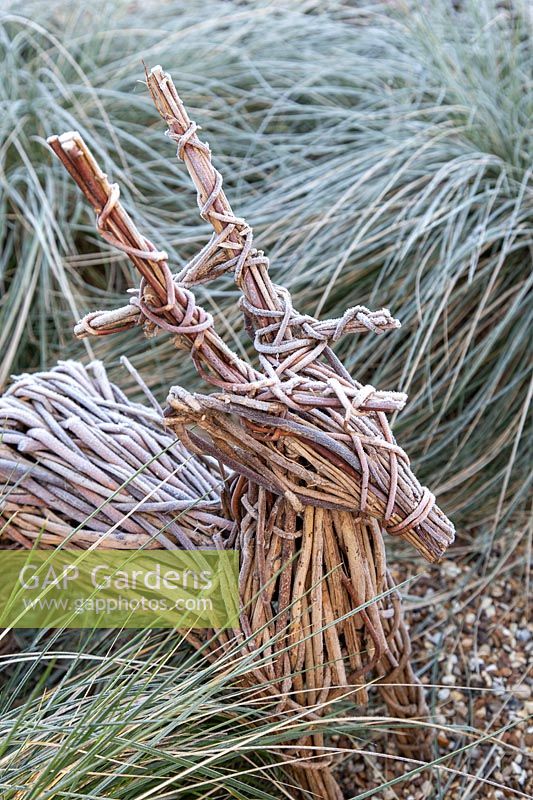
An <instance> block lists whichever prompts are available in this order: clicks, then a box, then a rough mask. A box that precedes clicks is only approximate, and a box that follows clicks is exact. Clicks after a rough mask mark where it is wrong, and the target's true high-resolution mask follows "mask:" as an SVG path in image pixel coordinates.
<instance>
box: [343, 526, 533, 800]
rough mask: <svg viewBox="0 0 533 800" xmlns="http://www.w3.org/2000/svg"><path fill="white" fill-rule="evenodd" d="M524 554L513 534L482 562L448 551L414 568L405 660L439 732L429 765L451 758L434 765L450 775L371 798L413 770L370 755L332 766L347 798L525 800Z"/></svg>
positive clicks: (530, 646) (431, 774)
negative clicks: (409, 652)
mask: <svg viewBox="0 0 533 800" xmlns="http://www.w3.org/2000/svg"><path fill="white" fill-rule="evenodd" d="M517 541H518V545H517ZM530 554H531V538H529V540H528V538H527V537H526V536H520V537H519V536H517V535H516V534H515V536H514V537H513V536H509V537H506V538H503V539H501V540H499V541H498V542H497V544H496V545H494V546H493V547H492V548H491V555H490V558H483V557H482V556H481V557H480V556H479V554H472V552H471V550H469V548H468V546H466V545H465V546H463V547H461V546H457V547H456V548H454V550H453V552H452V553H451V555H450V557H449V558H448V559H447V560H445V561H444V562H443V563H442V564H440V565H438V566H434V567H421V570H422V569H423V570H424V572H423V574H422V575H421V576H420V577H419V578H418V579H417V580H415V581H414V582H413V583H412V584H410V585H409V587H408V592H409V596H408V597H407V598H406V607H407V609H408V620H409V623H410V626H411V635H412V640H413V658H414V661H415V663H416V666H417V669H418V670H419V671H420V672H421V677H422V680H423V682H424V683H426V684H428V690H427V691H428V699H429V700H430V705H431V708H432V713H433V714H434V719H435V722H436V723H437V725H438V726H439V729H438V736H437V742H436V744H435V757H442V756H446V755H447V754H448V755H449V754H454V755H449V758H447V759H446V760H445V761H444V762H443V765H442V766H443V767H447V768H448V770H450V771H448V770H445V769H443V768H439V769H437V768H434V769H433V770H425V771H424V772H423V773H422V774H420V775H418V776H416V777H414V778H413V777H411V778H406V779H404V780H401V782H399V783H396V784H395V785H394V786H392V787H390V788H388V789H381V790H380V789H379V788H378V787H379V786H380V785H382V784H383V782H384V781H385V780H386V781H390V780H392V779H395V778H399V777H401V776H402V775H404V774H405V773H406V772H408V771H409V770H411V769H413V767H414V766H415V765H414V764H413V763H412V762H400V761H399V760H398V759H384V758H382V757H381V758H380V757H379V756H378V755H377V754H376V755H372V756H368V757H366V758H365V759H361V757H359V758H357V759H350V760H348V761H347V762H345V763H344V764H343V765H342V766H341V768H340V774H341V783H342V785H343V789H344V791H345V795H346V797H349V798H353V797H357V796H358V795H360V794H362V793H364V792H366V791H369V790H371V789H372V787H375V790H374V793H373V794H372V795H371V797H372V800H400V799H401V800H437V799H438V800H455V799H456V798H460V800H473V799H474V798H475V800H503V799H504V798H505V800H506V799H507V798H520V797H522V798H530V797H532V796H533V765H532V762H531V758H529V761H528V753H529V756H530V755H531V753H532V752H533V692H532V686H533V681H532V670H531V667H532V665H533V658H532V652H533V624H532V622H531V614H530V613H529V609H528V600H529V597H528V582H529V568H530V564H531V560H530ZM394 572H395V578H396V580H398V581H402V580H405V579H406V578H408V577H410V576H411V575H412V574H414V567H413V565H412V564H409V565H408V564H407V563H406V564H405V565H404V564H401V563H400V566H399V568H398V569H396V570H394ZM482 738H484V741H480V740H481V739H482ZM472 743H474V746H473V747H470V748H469V749H468V750H466V751H463V752H461V753H458V752H457V751H458V750H459V749H460V748H464V747H465V745H468V744H472ZM374 749H375V750H376V752H377V753H379V752H386V753H389V754H390V753H393V752H394V745H393V744H392V742H391V741H388V742H385V741H383V740H382V741H378V742H376V745H375V748H374Z"/></svg>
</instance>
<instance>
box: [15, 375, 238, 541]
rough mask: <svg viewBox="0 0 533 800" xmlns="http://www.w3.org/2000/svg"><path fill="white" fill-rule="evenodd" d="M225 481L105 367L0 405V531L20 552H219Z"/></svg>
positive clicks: (32, 379) (28, 382) (31, 383)
mask: <svg viewBox="0 0 533 800" xmlns="http://www.w3.org/2000/svg"><path fill="white" fill-rule="evenodd" d="M221 480H222V476H220V475H218V477H217V475H216V468H215V469H213V467H212V465H210V464H209V463H208V462H207V461H206V460H205V459H202V458H198V457H197V456H193V455H192V454H191V453H190V452H188V451H187V450H186V449H185V448H184V447H183V445H181V444H180V443H179V442H177V441H176V440H175V438H174V437H173V436H172V435H170V434H168V433H166V432H165V431H164V430H162V427H161V423H160V415H159V414H158V413H157V411H155V410H152V409H149V408H145V407H144V406H142V405H140V404H138V403H132V402H131V401H130V400H129V399H128V398H127V396H126V395H125V394H124V393H123V392H122V391H121V390H120V389H119V388H118V387H117V386H115V385H114V384H113V383H111V381H110V380H109V378H108V377H107V375H106V372H105V370H104V368H103V366H102V364H100V363H99V362H93V363H92V364H90V365H89V367H87V368H85V367H83V366H82V365H81V364H78V363H76V362H73V361H67V362H61V363H60V364H59V365H58V366H57V367H56V368H54V369H52V370H50V371H49V372H41V373H37V374H34V375H22V376H21V377H19V378H17V379H16V380H15V382H14V383H13V384H12V385H11V387H10V388H9V389H8V391H7V392H6V393H5V394H4V395H3V396H2V397H0V530H1V531H2V536H3V537H5V538H7V539H10V540H11V541H13V542H16V543H17V544H18V545H22V546H24V547H31V546H32V545H33V544H34V542H35V540H37V539H38V540H39V546H44V547H54V546H57V545H60V544H64V543H65V542H68V546H69V547H73V548H76V547H81V548H86V547H89V546H91V545H94V544H95V543H96V544H98V546H99V547H106V548H113V549H138V548H141V547H143V548H157V547H164V548H167V549H175V548H177V547H179V548H181V549H193V548H197V547H213V546H215V544H214V542H215V543H216V542H217V537H220V536H221V535H223V534H226V533H228V532H229V531H230V530H231V528H232V525H231V523H230V522H229V521H228V520H227V519H225V518H224V517H223V515H222V512H221V509H220V488H219V487H220V483H221ZM95 512H96V513H95Z"/></svg>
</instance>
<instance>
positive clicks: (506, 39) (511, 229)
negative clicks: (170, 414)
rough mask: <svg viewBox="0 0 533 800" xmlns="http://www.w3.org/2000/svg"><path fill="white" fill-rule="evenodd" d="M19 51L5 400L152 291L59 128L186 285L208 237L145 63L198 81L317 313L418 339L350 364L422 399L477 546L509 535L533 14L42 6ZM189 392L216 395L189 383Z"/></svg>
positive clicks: (131, 343) (5, 278)
mask: <svg viewBox="0 0 533 800" xmlns="http://www.w3.org/2000/svg"><path fill="white" fill-rule="evenodd" d="M80 19H83V24H81V23H80ZM0 27H1V32H2V36H1V38H0V56H1V58H0V61H1V62H2V65H3V66H2V68H3V70H4V80H2V81H0V101H1V102H2V108H3V111H4V113H3V114H2V118H1V122H0V138H1V139H2V141H3V142H4V146H3V149H2V164H1V166H2V169H1V171H0V183H1V195H2V202H3V208H4V209H5V213H4V215H3V220H4V227H3V228H2V233H1V235H2V258H1V262H0V281H1V289H2V297H3V300H2V303H1V304H0V353H1V358H0V361H1V362H2V369H1V372H0V382H1V383H2V384H5V382H6V381H7V379H8V376H9V374H10V372H12V371H13V370H14V371H19V372H20V371H22V370H26V369H29V368H32V369H35V368H40V369H44V368H45V367H46V365H47V364H49V363H52V362H53V361H55V360H56V359H57V358H58V357H59V358H65V357H73V356H74V357H79V356H80V354H81V353H83V354H84V355H85V351H84V350H80V348H79V346H78V348H76V347H75V346H73V344H72V342H71V341H70V336H69V334H68V331H69V330H70V325H71V321H72V319H77V318H78V317H79V315H80V313H81V310H82V309H83V308H87V307H91V306H92V307H99V308H112V307H113V306H114V305H115V304H116V303H117V300H119V298H120V296H121V295H122V292H123V290H124V289H125V288H126V287H127V286H129V285H131V280H132V276H131V274H130V272H129V269H128V266H127V265H126V264H125V261H124V259H123V258H122V257H121V256H120V254H117V253H116V252H112V251H110V250H107V249H105V250H104V254H102V252H101V251H99V250H98V249H97V245H95V240H94V236H93V234H92V231H91V226H90V225H89V224H88V220H87V217H86V215H85V212H84V210H83V207H82V205H81V204H80V202H79V199H78V198H77V197H76V196H75V195H74V194H73V193H72V192H71V190H70V187H69V186H68V184H67V183H66V182H65V181H64V180H63V178H62V177H61V175H60V174H59V173H58V172H57V170H55V169H54V167H53V166H52V165H51V164H50V162H47V161H46V160H45V159H43V158H42V147H43V144H44V139H45V138H46V136H48V135H49V134H50V133H51V132H52V131H53V130H56V129H57V127H58V126H59V127H62V128H63V129H68V128H72V127H74V122H73V120H74V119H76V126H77V127H78V128H79V129H80V130H81V133H82V134H83V136H84V138H85V140H86V141H87V142H88V144H89V145H90V147H91V148H92V149H93V150H94V152H95V153H96V154H97V155H98V158H99V159H103V160H104V164H107V165H109V164H110V163H111V161H112V162H113V168H114V174H115V176H116V178H117V179H118V180H119V181H120V183H121V186H122V189H123V192H124V193H125V196H126V198H127V199H135V204H136V207H137V209H138V211H137V213H138V215H139V219H140V220H141V221H142V222H143V227H144V225H145V224H147V225H149V226H150V228H151V229H153V230H155V231H156V232H157V240H158V242H160V244H161V246H162V247H164V248H165V249H166V250H167V252H169V253H170V255H171V257H172V260H173V262H174V263H176V264H180V263H181V259H182V258H183V259H185V260H187V259H188V258H189V257H191V256H192V254H193V253H194V252H195V250H196V248H197V245H198V243H199V242H200V241H201V240H202V239H203V237H204V235H205V229H204V227H203V226H201V225H199V224H198V223H197V221H196V220H195V219H194V218H193V215H191V213H190V204H189V195H188V193H187V192H186V191H185V187H186V181H185V180H184V177H183V175H181V174H180V172H179V170H178V169H175V168H172V167H170V168H169V166H168V164H167V163H166V159H165V156H164V151H163V149H162V148H161V146H160V145H159V144H158V139H157V130H156V128H155V127H154V126H153V124H152V121H153V120H152V115H151V109H150V104H149V102H148V101H147V99H146V96H145V95H143V93H142V91H140V90H139V89H138V88H137V87H136V86H135V82H134V81H132V78H131V75H132V74H133V73H134V72H135V71H136V70H137V69H138V64H139V56H142V57H144V59H145V60H147V61H148V60H150V59H152V60H154V58H155V57H157V58H158V59H162V60H163V59H164V61H165V63H169V64H171V65H172V68H173V69H174V70H177V71H179V72H180V74H181V75H183V80H184V84H186V86H187V91H188V97H189V99H190V104H191V107H193V108H195V109H198V108H202V109H205V112H204V113H205V118H206V120H207V119H208V121H209V130H210V140H211V143H212V144H213V145H214V146H216V152H217V154H218V157H219V159H220V161H221V163H222V164H224V166H225V168H226V176H227V179H228V180H229V184H230V186H231V189H232V197H234V198H235V201H236V202H238V206H239V208H240V209H242V210H243V212H245V213H246V215H247V217H248V218H250V219H253V220H254V227H255V230H256V232H257V234H258V235H260V238H261V243H262V246H263V247H265V249H268V252H269V253H270V255H271V256H273V257H274V258H273V261H274V270H276V271H277V270H279V274H280V275H281V274H282V275H283V282H284V284H285V285H286V286H287V287H288V288H289V289H290V290H291V292H292V295H293V297H294V299H295V301H296V302H297V305H299V306H302V307H305V308H307V309H311V310H313V313H315V314H317V315H319V314H320V313H322V312H324V313H326V314H327V315H328V316H330V317H333V318H335V317H338V316H340V315H341V314H342V312H343V311H344V309H345V308H346V305H347V304H348V305H349V304H352V303H355V302H364V303H365V304H366V305H368V306H372V305H373V304H374V303H375V302H376V300H378V299H379V302H382V303H386V304H388V305H390V306H391V307H394V309H395V312H396V313H397V314H398V316H399V317H400V318H401V319H402V323H403V328H402V331H400V332H399V333H398V334H397V335H396V341H395V347H394V348H393V350H392V351H391V350H390V349H389V347H388V344H387V343H386V339H385V338H384V339H383V340H382V342H380V341H377V342H375V343H372V344H371V345H367V344H365V342H363V341H359V340H358V341H357V342H355V341H352V340H351V339H350V338H346V339H344V340H343V341H340V342H339V344H338V348H339V351H338V352H339V354H340V355H342V357H343V359H344V362H345V364H346V366H347V367H348V368H349V369H353V368H357V370H358V374H359V375H360V377H361V379H362V380H363V381H364V380H367V378H369V377H370V376H371V375H372V379H374V375H375V376H376V380H378V381H379V383H380V385H383V386H395V387H399V388H401V389H402V390H405V391H408V392H409V395H410V404H409V406H408V407H407V409H406V410H405V412H403V413H402V415H401V416H400V417H399V418H398V420H397V423H396V425H397V431H398V432H399V433H400V434H401V436H402V439H403V441H404V442H405V444H406V446H407V447H408V449H412V450H413V452H414V453H416V466H417V471H418V472H419V474H420V475H421V476H422V477H423V479H424V480H426V481H427V482H428V483H430V484H431V485H432V486H436V485H438V487H439V490H440V491H441V492H443V493H444V496H445V498H446V503H447V507H448V508H449V509H450V510H451V511H453V513H454V515H455V517H456V518H458V517H460V518H461V520H462V522H464V523H465V525H473V524H475V523H478V522H485V523H487V522H488V523H490V525H491V527H496V528H497V530H500V529H501V528H502V527H503V520H504V518H505V517H506V518H509V515H510V514H512V513H513V512H516V513H519V512H520V511H521V510H523V508H524V503H525V498H526V496H527V491H528V487H529V485H530V484H529V475H530V470H529V465H528V457H527V452H526V445H525V443H524V442H525V438H526V437H525V436H524V435H523V433H524V429H525V423H526V414H527V408H528V405H529V400H530V394H529V393H530V385H531V384H530V377H531V375H530V369H529V362H528V342H529V329H530V327H531V318H530V314H529V313H528V310H527V304H526V298H527V296H528V293H529V292H530V290H531V274H532V270H531V230H532V207H533V204H532V193H531V173H530V152H531V138H530V119H531V116H532V101H531V84H530V75H531V64H532V50H531V36H530V21H529V15H528V7H527V4H526V3H524V2H522V0H513V2H511V3H508V4H501V3H498V2H496V0H466V2H462V3H460V4H454V3H450V2H448V0H435V2H432V3H431V4H430V5H429V6H428V4H427V3H420V2H415V1H413V2H408V3H387V4H385V5H383V6H373V7H372V8H371V9H370V10H369V9H367V8H366V7H364V8H359V7H354V6H353V4H352V5H347V4H345V3H344V2H333V3H328V4H327V8H326V7H323V6H316V7H309V5H308V4H303V5H302V4H300V3H292V4H289V5H287V4H285V5H284V6H279V4H275V5H270V6H267V7H265V6H264V4H261V3H255V2H251V3H247V4H246V5H245V6H243V5H242V4H241V3H238V2H228V3H224V4H223V6H221V5H220V3H214V4H212V3H210V2H201V3H200V2H187V3H178V4H177V5H176V4H174V5H173V6H172V8H171V7H170V6H167V5H165V4H161V3H152V2H146V3H143V4H141V5H138V4H137V5H135V4H134V5H132V4H130V3H115V4H113V6H112V7H110V6H109V5H108V4H107V3H105V4H104V3H101V2H95V3H92V4H91V6H90V7H89V6H87V4H86V3H81V2H80V3H79V2H77V1H76V2H73V3H69V4H68V8H67V7H65V4H64V3H63V2H62V1H60V0H52V1H51V2H47V3H42V2H40V1H38V2H35V0H32V1H31V2H28V3H26V4H25V5H24V9H21V8H20V5H19V4H18V3H9V2H8V3H7V4H4V7H3V11H2V15H1V16H0ZM104 98H105V104H104V102H103V99H104ZM104 142H105V147H104V145H103V143H104ZM107 159H110V160H109V161H108V160H107ZM146 159H148V160H149V163H150V169H146V168H145V163H146ZM281 210H282V211H281ZM282 223H283V224H282ZM103 256H105V265H106V268H105V270H102V269H101V268H100V264H101V261H102V258H103ZM276 275H277V272H274V277H276ZM230 294H231V288H230V286H229V284H228V283H225V284H223V283H221V284H219V286H213V287H210V294H209V296H208V298H207V300H206V304H207V305H208V308H209V309H210V310H211V311H212V312H213V313H216V314H217V315H218V316H219V319H221V320H222V322H223V323H224V325H225V327H226V328H227V330H228V333H229V335H230V336H231V337H232V340H233V342H234V343H235V342H237V336H236V335H235V326H236V324H237V316H236V315H235V313H234V311H233V299H232V298H231V297H229V295H230ZM37 342H38V345H37V344H36V343H37ZM83 346H84V347H91V348H92V350H91V353H93V354H96V355H97V356H99V357H100V358H102V359H105V361H106V364H108V365H110V369H111V378H112V379H113V378H115V379H116V377H117V373H116V366H115V364H116V363H117V362H118V356H119V355H122V354H126V355H128V356H130V357H132V358H133V359H134V360H135V362H136V364H137V365H142V366H144V367H147V369H146V373H147V380H148V382H149V383H150V387H151V388H152V389H154V390H156V391H157V392H159V393H161V395H160V396H163V393H164V392H165V391H166V387H167V386H168V385H169V384H170V382H171V381H174V380H175V379H176V373H175V370H176V369H177V367H175V366H174V365H172V366H170V365H171V363H172V361H171V358H170V352H171V343H170V342H169V341H168V340H165V339H163V338H160V339H159V340H156V341H155V342H154V343H153V345H152V346H151V347H150V348H147V347H146V346H145V345H144V344H143V345H142V346H141V343H140V342H139V341H138V340H136V339H135V337H133V338H132V337H126V336H121V337H119V338H117V339H116V340H115V341H113V342H112V341H110V340H106V341H105V342H104V341H103V340H99V341H98V342H96V343H93V344H92V345H88V344H87V343H86V344H85V345H83ZM179 371H180V375H179V377H180V380H182V382H183V381H186V380H195V373H194V370H192V369H191V367H190V366H189V364H188V363H185V362H184V363H183V364H180V365H179ZM498 522H500V523H502V524H501V525H498ZM480 546H481V545H480Z"/></svg>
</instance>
